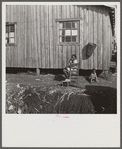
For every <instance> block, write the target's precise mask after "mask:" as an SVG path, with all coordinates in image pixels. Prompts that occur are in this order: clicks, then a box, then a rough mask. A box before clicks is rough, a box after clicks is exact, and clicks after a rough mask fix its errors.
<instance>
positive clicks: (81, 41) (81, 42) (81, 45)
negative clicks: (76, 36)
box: [79, 6, 83, 69]
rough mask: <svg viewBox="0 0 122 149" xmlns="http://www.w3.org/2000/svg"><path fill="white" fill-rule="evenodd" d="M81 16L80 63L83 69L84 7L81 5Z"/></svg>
mask: <svg viewBox="0 0 122 149" xmlns="http://www.w3.org/2000/svg"><path fill="white" fill-rule="evenodd" d="M79 17H80V19H81V20H80V51H79V52H80V53H79V55H80V57H79V59H80V61H79V63H80V68H81V69H83V58H82V56H83V55H82V51H83V8H82V7H81V6H80V7H79Z"/></svg>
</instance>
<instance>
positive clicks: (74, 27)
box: [59, 21, 79, 43]
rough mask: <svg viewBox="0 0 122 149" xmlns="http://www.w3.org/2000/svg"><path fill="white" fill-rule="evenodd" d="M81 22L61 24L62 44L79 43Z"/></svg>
mask: <svg viewBox="0 0 122 149" xmlns="http://www.w3.org/2000/svg"><path fill="white" fill-rule="evenodd" d="M78 32H79V21H63V22H59V41H60V43H78V42H79V35H78Z"/></svg>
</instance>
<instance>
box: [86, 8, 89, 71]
mask: <svg viewBox="0 0 122 149" xmlns="http://www.w3.org/2000/svg"><path fill="white" fill-rule="evenodd" d="M85 22H86V25H85V26H86V33H85V34H86V41H85V44H86V45H87V44H88V42H89V39H88V38H89V10H88V6H86V21H85ZM86 57H87V56H86ZM85 69H89V59H88V58H86V62H85Z"/></svg>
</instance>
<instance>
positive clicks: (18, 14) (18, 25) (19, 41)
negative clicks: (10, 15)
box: [16, 5, 22, 67]
mask: <svg viewBox="0 0 122 149" xmlns="http://www.w3.org/2000/svg"><path fill="white" fill-rule="evenodd" d="M16 8H17V51H18V53H17V54H18V67H21V57H22V56H21V54H22V53H21V50H20V46H21V45H20V43H21V38H20V33H21V30H20V6H19V5H17V7H16Z"/></svg>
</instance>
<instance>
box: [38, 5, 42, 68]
mask: <svg viewBox="0 0 122 149" xmlns="http://www.w3.org/2000/svg"><path fill="white" fill-rule="evenodd" d="M41 9H42V7H41V5H39V30H40V32H39V34H38V35H39V37H40V39H39V38H38V40H39V49H40V52H39V53H40V57H39V66H40V68H42V29H41V28H42V26H41V22H42V21H41V20H42V18H41V17H42V15H41Z"/></svg>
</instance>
